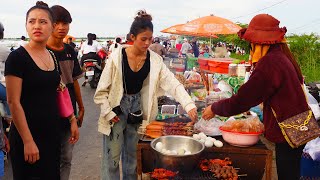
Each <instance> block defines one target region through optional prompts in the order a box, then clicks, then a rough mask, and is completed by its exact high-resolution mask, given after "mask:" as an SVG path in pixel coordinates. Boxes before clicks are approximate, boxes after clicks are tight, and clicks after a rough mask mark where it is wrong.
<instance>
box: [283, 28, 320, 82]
mask: <svg viewBox="0 0 320 180" xmlns="http://www.w3.org/2000/svg"><path fill="white" fill-rule="evenodd" d="M287 39H288V44H289V45H290V50H291V52H292V54H293V56H294V57H295V58H296V60H297V61H298V64H299V65H300V68H301V71H302V74H303V75H304V76H305V77H306V79H305V80H306V82H315V81H319V80H320V71H319V67H320V41H319V38H318V37H317V36H316V35H315V34H310V35H307V34H303V35H300V36H299V35H292V36H290V37H288V38H287Z"/></svg>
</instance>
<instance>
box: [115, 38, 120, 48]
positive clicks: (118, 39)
mask: <svg viewBox="0 0 320 180" xmlns="http://www.w3.org/2000/svg"><path fill="white" fill-rule="evenodd" d="M120 42H121V38H119V37H117V38H116V44H115V45H114V48H118V43H120Z"/></svg>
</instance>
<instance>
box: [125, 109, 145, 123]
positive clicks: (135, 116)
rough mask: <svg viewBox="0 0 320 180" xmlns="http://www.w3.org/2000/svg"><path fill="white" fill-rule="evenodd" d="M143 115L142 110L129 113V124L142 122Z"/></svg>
mask: <svg viewBox="0 0 320 180" xmlns="http://www.w3.org/2000/svg"><path fill="white" fill-rule="evenodd" d="M142 115H143V112H142V111H141V110H139V111H137V112H134V113H129V114H128V119H127V123H128V124H141V123H142V120H143V117H142Z"/></svg>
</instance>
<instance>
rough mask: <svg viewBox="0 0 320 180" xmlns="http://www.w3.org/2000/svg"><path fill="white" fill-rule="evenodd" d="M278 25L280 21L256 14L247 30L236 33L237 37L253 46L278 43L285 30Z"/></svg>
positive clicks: (266, 15)
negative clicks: (253, 44)
mask: <svg viewBox="0 0 320 180" xmlns="http://www.w3.org/2000/svg"><path fill="white" fill-rule="evenodd" d="M279 24H280V21H278V20H277V19H276V18H274V17H272V16H270V15H269V14H258V15H256V16H255V17H253V18H252V20H251V21H250V23H249V26H248V28H243V29H241V30H240V31H239V32H238V36H239V37H240V38H241V39H245V40H246V41H249V42H251V43H255V44H276V43H280V42H281V41H282V40H283V38H284V35H285V34H286V32H287V28H286V27H282V28H280V27H279Z"/></svg>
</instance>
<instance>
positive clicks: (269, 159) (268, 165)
mask: <svg viewBox="0 0 320 180" xmlns="http://www.w3.org/2000/svg"><path fill="white" fill-rule="evenodd" d="M265 171H266V180H271V176H272V151H270V152H268V154H267V159H266V170H265Z"/></svg>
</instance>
